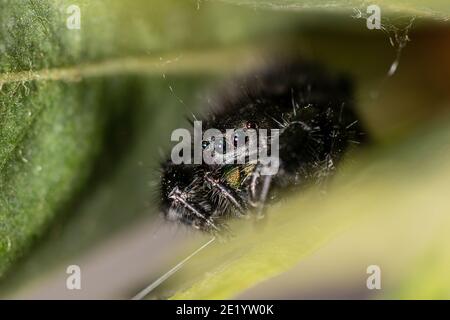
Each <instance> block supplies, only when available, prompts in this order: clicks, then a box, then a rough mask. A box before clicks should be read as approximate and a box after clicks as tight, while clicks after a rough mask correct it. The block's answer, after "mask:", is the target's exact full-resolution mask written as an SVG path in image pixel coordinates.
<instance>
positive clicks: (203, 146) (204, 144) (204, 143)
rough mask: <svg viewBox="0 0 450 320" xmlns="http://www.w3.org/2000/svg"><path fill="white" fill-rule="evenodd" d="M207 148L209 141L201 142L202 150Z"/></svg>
mask: <svg viewBox="0 0 450 320" xmlns="http://www.w3.org/2000/svg"><path fill="white" fill-rule="evenodd" d="M208 146H209V141H202V148H203V150H204V149H206V148H208Z"/></svg>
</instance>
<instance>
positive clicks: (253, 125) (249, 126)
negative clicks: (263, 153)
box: [245, 121, 257, 129]
mask: <svg viewBox="0 0 450 320" xmlns="http://www.w3.org/2000/svg"><path fill="white" fill-rule="evenodd" d="M245 127H246V128H247V129H256V128H257V125H256V122H254V121H247V123H246V124H245Z"/></svg>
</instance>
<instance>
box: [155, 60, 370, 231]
mask: <svg viewBox="0 0 450 320" xmlns="http://www.w3.org/2000/svg"><path fill="white" fill-rule="evenodd" d="M233 87H234V88H235V89H234V90H233V91H232V92H231V93H230V92H227V93H224V94H222V95H223V97H221V99H220V100H219V101H220V102H219V103H218V105H217V107H215V108H213V109H212V110H210V111H209V115H208V116H207V117H205V118H204V119H202V120H203V129H204V130H206V129H209V128H217V129H219V130H221V131H222V132H225V130H226V129H230V128H234V129H242V130H243V131H245V130H248V129H261V128H265V129H279V130H280V131H279V132H280V134H279V160H280V166H279V170H278V173H277V174H275V175H262V174H261V172H262V169H263V168H264V165H263V164H261V163H260V162H257V163H245V164H236V163H234V164H224V165H209V164H206V163H205V162H203V163H202V164H179V165H175V164H173V163H172V161H171V160H170V159H169V160H167V161H166V162H165V163H164V164H163V165H162V174H161V185H160V196H161V209H162V212H163V213H164V215H165V217H166V218H168V219H169V220H175V221H180V222H182V223H185V224H188V225H191V226H193V227H195V228H197V229H200V230H203V231H208V232H217V231H220V230H221V229H223V228H224V227H225V226H226V224H225V221H226V220H227V219H228V218H230V217H245V216H247V215H248V212H251V211H254V212H256V213H257V215H258V216H262V215H263V209H264V207H265V206H266V204H267V203H268V202H270V201H274V200H276V199H278V198H279V197H280V195H281V194H282V192H284V191H286V190H292V189H298V188H304V187H305V186H307V185H308V184H317V183H322V182H323V181H325V180H326V178H327V177H329V176H330V175H331V174H332V173H333V171H334V169H335V165H336V163H337V162H338V161H339V160H340V158H341V157H342V155H343V154H344V152H345V151H346V150H347V149H348V147H349V146H350V145H351V144H355V145H356V144H360V143H362V142H364V141H365V134H364V131H363V128H362V126H361V124H360V121H359V118H358V117H357V115H356V113H355V110H354V107H353V102H352V101H353V95H352V87H351V83H350V81H349V80H348V79H347V78H345V77H344V76H342V75H332V74H329V73H328V72H326V71H325V70H324V69H323V68H322V67H321V66H318V65H316V64H313V63H305V62H294V63H289V64H284V65H277V66H272V67H270V68H265V69H264V70H262V71H261V70H259V71H257V72H255V73H252V74H251V75H250V76H246V77H244V78H242V79H239V80H236V81H235V82H234V84H233ZM269 139H270V138H269ZM210 143H211V141H203V147H204V148H207V147H208V145H209V144H210ZM258 147H260V146H259V145H258Z"/></svg>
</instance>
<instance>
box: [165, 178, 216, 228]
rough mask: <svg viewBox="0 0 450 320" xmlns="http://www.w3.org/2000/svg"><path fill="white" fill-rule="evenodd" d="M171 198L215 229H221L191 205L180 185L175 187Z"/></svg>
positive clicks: (170, 195)
mask: <svg viewBox="0 0 450 320" xmlns="http://www.w3.org/2000/svg"><path fill="white" fill-rule="evenodd" d="M169 199H172V200H173V201H176V202H178V203H180V204H181V205H182V206H184V207H185V208H186V209H187V210H189V211H190V212H192V213H193V214H194V215H195V216H197V217H198V218H200V219H201V220H203V221H205V222H206V224H208V225H209V226H210V227H212V228H213V229H215V230H216V231H220V230H219V228H218V227H217V226H216V225H215V224H214V223H213V222H212V221H211V219H208V218H206V217H205V216H204V215H203V214H202V213H201V212H200V211H199V210H197V209H196V208H195V207H194V206H193V205H191V204H190V203H189V202H188V201H186V199H185V197H184V196H183V193H182V192H181V191H180V189H178V187H175V188H173V190H172V191H171V192H170V194H169Z"/></svg>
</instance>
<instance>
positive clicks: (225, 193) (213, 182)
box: [205, 172, 245, 216]
mask: <svg viewBox="0 0 450 320" xmlns="http://www.w3.org/2000/svg"><path fill="white" fill-rule="evenodd" d="M205 181H206V182H207V183H208V184H209V185H210V186H212V187H213V188H217V189H218V190H219V191H220V192H221V193H222V194H223V196H224V197H225V198H227V199H228V200H229V201H230V202H231V203H232V204H233V205H234V206H235V207H236V209H238V212H239V215H240V216H245V210H244V208H243V207H242V205H241V204H240V203H239V201H238V200H237V199H236V197H235V196H234V195H233V192H232V191H231V190H230V189H229V188H228V187H227V186H226V185H225V184H224V183H222V182H220V180H218V179H215V178H213V177H212V176H211V172H207V173H206V174H205Z"/></svg>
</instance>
